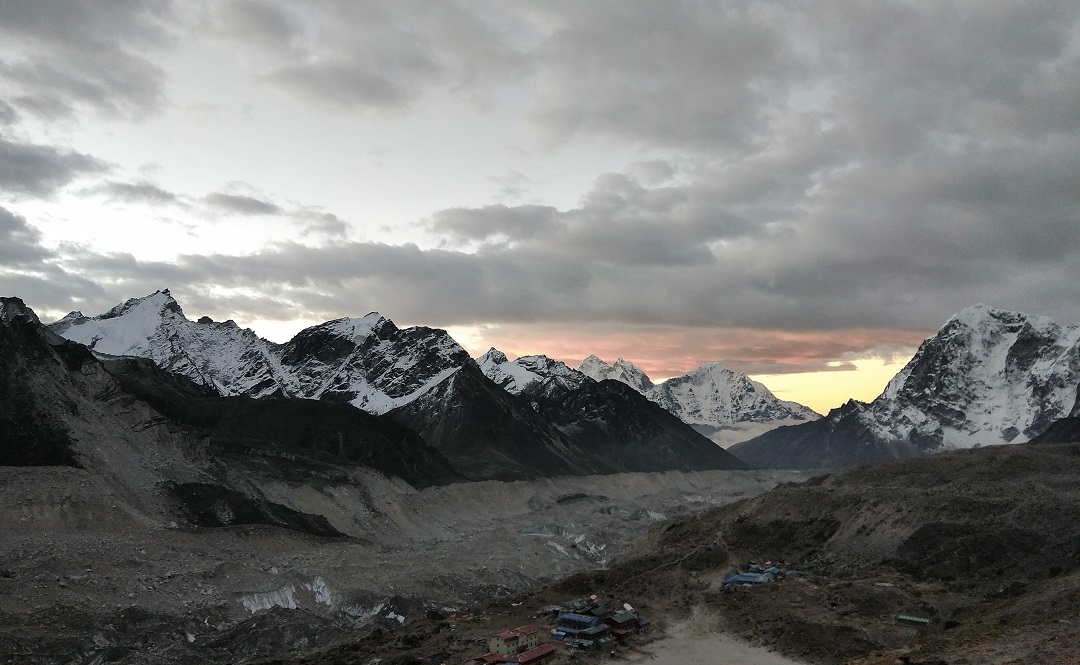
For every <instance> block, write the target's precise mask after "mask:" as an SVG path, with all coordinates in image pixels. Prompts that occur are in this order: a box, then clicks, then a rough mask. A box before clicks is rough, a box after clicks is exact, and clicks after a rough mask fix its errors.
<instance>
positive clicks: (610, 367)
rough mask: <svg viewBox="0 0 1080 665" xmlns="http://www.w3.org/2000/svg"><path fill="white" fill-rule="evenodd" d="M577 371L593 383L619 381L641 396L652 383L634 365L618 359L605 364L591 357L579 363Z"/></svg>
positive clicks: (646, 375) (593, 356)
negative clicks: (593, 381) (609, 380)
mask: <svg viewBox="0 0 1080 665" xmlns="http://www.w3.org/2000/svg"><path fill="white" fill-rule="evenodd" d="M578 371H579V372H581V373H582V374H584V375H585V376H587V377H589V378H591V379H593V380H595V381H603V380H605V379H613V380H615V381H621V382H623V383H625V384H626V385H628V386H630V387H631V388H633V389H634V390H636V391H638V392H639V393H641V394H645V393H646V392H647V391H648V390H649V389H650V388H652V387H653V382H652V380H651V379H650V378H649V375H648V374H646V373H645V372H643V371H642V370H641V368H639V367H638V366H637V365H635V364H634V363H632V362H630V361H629V360H624V359H622V358H619V359H618V360H616V361H615V362H614V363H607V362H604V361H603V360H601V359H600V358H597V357H596V356H595V355H592V356H589V357H588V358H586V359H585V360H583V361H581V365H579V366H578Z"/></svg>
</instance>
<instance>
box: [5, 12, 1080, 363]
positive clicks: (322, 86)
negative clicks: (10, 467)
mask: <svg viewBox="0 0 1080 665" xmlns="http://www.w3.org/2000/svg"><path fill="white" fill-rule="evenodd" d="M200 52H212V53H216V54H220V57H219V58H218V59H216V60H214V62H213V63H211V65H212V66H211V65H207V63H206V61H205V60H199V59H198V54H199V53H200ZM199 63H201V64H199ZM226 75H227V76H228V77H229V78H228V80H229V81H231V82H232V85H233V87H234V88H235V93H233V92H231V91H230V89H229V86H226V85H224V84H220V83H219V82H218V79H217V78H215V77H218V76H222V77H224V76H226ZM221 80H224V79H221ZM192 81H195V82H196V83H195V84H192V83H191V82H192ZM192 85H194V86H195V87H194V88H193V87H191V86H192ZM193 89H195V90H200V91H202V90H205V91H204V92H199V93H198V94H195V93H193V92H192V90H193ZM0 90H3V91H5V92H4V95H5V96H4V97H3V98H0V205H2V206H3V207H2V208H0V243H2V244H0V259H2V261H0V292H3V293H4V294H5V295H19V296H21V297H23V298H24V299H25V300H26V301H27V302H28V304H30V305H31V306H32V307H35V308H36V309H38V310H39V311H44V312H47V313H51V314H53V315H60V314H62V313H64V312H66V311H68V310H70V309H75V308H79V309H83V310H84V311H86V312H87V313H88V314H90V313H100V312H102V311H104V310H105V309H107V308H108V307H110V306H112V305H113V304H115V302H118V301H120V300H123V299H125V298H128V297H132V296H138V295H144V294H145V293H148V292H150V291H153V290H154V289H156V288H163V287H166V286H169V287H172V289H173V291H174V293H175V294H176V295H178V296H179V297H181V298H182V304H184V306H185V307H186V308H187V309H188V310H189V311H191V312H193V313H197V314H203V313H208V314H211V315H213V316H214V317H215V318H234V319H236V320H237V321H240V322H245V321H256V320H260V321H274V320H278V321H283V322H289V321H297V322H301V321H319V320H324V319H328V318H333V317H337V316H343V315H361V314H364V313H366V312H367V311H369V310H379V311H382V312H383V313H385V314H387V315H388V316H391V317H392V318H394V319H395V320H398V321H399V322H403V323H426V324H430V325H440V326H479V327H480V328H478V329H480V330H482V329H491V330H494V329H496V328H497V329H499V330H501V331H502V334H503V335H504V337H505V334H506V331H512V330H517V331H519V333H521V331H524V330H525V328H523V327H522V326H523V325H524V324H529V325H530V326H533V327H534V328H535V329H537V330H545V331H549V333H550V338H551V346H552V348H553V349H554V348H556V347H558V348H566V344H565V339H563V338H564V337H565V336H566V335H574V334H578V335H591V336H592V337H591V338H592V339H595V340H597V341H596V343H597V344H598V345H601V342H602V339H601V338H603V339H606V340H608V341H607V342H604V343H603V344H602V345H603V346H604V347H605V348H611V349H614V348H616V347H617V346H618V345H617V344H612V343H611V339H613V338H618V337H619V336H620V335H622V336H623V337H625V338H626V339H627V340H630V341H629V342H628V343H627V344H628V345H632V344H638V345H640V344H643V343H644V342H643V341H642V340H644V337H643V335H645V334H646V333H648V334H654V335H660V336H663V335H668V336H669V337H670V336H679V338H680V339H683V340H684V341H685V340H688V339H693V340H698V341H696V342H694V344H700V348H701V349H702V356H706V357H700V358H684V356H683V354H686V353H688V349H687V348H682V347H680V349H679V350H678V357H679V360H678V361H676V360H674V357H675V356H674V355H673V356H672V358H673V359H672V360H671V368H672V369H675V368H677V367H682V366H684V365H685V364H686V363H689V362H703V361H706V360H714V359H719V360H727V361H729V362H730V363H732V364H733V365H735V366H738V367H740V368H742V369H746V370H749V371H759V372H773V371H806V370H813V369H825V368H833V369H835V368H836V367H837V366H838V363H843V362H846V361H847V360H849V359H850V358H852V357H857V356H859V355H860V354H861V355H862V356H863V357H865V356H866V355H881V354H883V353H885V354H887V353H888V352H889V350H890V349H908V350H909V351H910V348H911V346H912V345H914V344H917V342H918V340H919V339H921V337H922V336H924V335H925V334H927V333H928V332H930V331H932V330H933V329H935V328H937V327H938V326H940V325H941V324H942V323H943V322H944V321H945V320H946V319H947V318H948V317H949V316H950V315H951V314H952V313H954V312H955V311H957V310H959V309H961V308H963V307H966V306H968V305H972V304H975V303H977V302H987V303H989V304H992V305H995V306H998V307H1003V308H1010V309H1017V310H1021V311H1028V312H1032V313H1038V314H1046V315H1050V316H1053V317H1055V318H1057V319H1058V320H1059V321H1061V322H1063V323H1072V322H1075V321H1077V320H1078V319H1080V289H1078V288H1077V285H1078V284H1080V3H1076V2H1075V1H1074V0H1062V1H1060V2H1058V1H1054V0H1044V1H1037V2H1022V3H1021V2H1012V1H1007V0H1001V1H991V0H986V1H979V2H969V3H956V2H940V3H938V2H917V3H908V2H872V3H865V2H828V3H804V2H796V1H790V2H725V3H704V2H664V3H656V2H633V1H631V2H627V1H626V0H612V1H610V2H593V1H590V2H579V1H573V2H571V1H566V2H558V1H554V2H544V3H531V2H530V3H526V2H520V3H515V2H510V3H507V2H491V3H487V2H468V3H465V2H462V3H454V2H439V3H428V2H408V1H402V0H395V1H393V2H354V1H352V0H348V1H346V0H342V1H340V2H332V1H326V2H315V3H299V2H296V3H289V2H232V3H215V4H213V5H210V6H203V5H201V4H200V6H199V7H198V8H192V7H190V6H188V4H187V3H177V4H175V5H174V4H172V3H169V2H166V1H164V0H162V1H161V2H134V1H132V2H128V1H119V0H114V1H110V2H100V3H93V4H87V3H74V2H71V3H67V2H33V3H21V2H5V3H0ZM230 95H233V96H230ZM230 100H232V101H230ZM301 118H302V119H304V120H300V119H301ZM461 119H464V120H461ZM472 119H478V120H476V121H475V122H476V123H477V125H479V126H481V128H482V131H481V132H480V133H478V134H476V135H475V137H474V136H473V135H472V134H469V135H468V139H469V140H468V141H465V145H464V147H461V143H462V141H460V140H459V138H456V137H461V136H462V135H463V133H464V132H466V131H472V130H468V127H471V126H472V125H471V124H470V123H472V122H473V120H472ZM155 123H159V124H160V127H161V128H162V129H161V131H160V132H157V130H156V128H157V127H158V126H159V124H155ZM229 123H234V124H233V125H229ZM275 123H277V124H275ZM219 125H220V126H221V127H224V128H226V129H222V132H226V131H231V132H234V133H235V135H236V136H244V137H248V136H257V140H251V141H249V142H247V143H245V144H243V145H239V146H236V145H229V144H228V136H229V135H228V134H227V133H223V134H221V135H220V136H223V137H224V138H219V135H212V134H210V133H209V132H211V131H213V130H214V128H215V127H217V126H219ZM485 125H486V129H483V128H484V126H485ZM467 126H468V127H467ZM227 127H235V129H232V130H227ZM264 127H265V128H266V129H265V131H264V130H263V129H262V128H264ZM147 128H151V129H153V130H154V132H156V134H155V135H166V136H167V138H168V139H169V140H170V141H172V143H171V144H170V145H173V144H175V152H169V154H162V155H160V156H155V157H150V158H145V157H143V158H139V159H136V158H134V157H131V158H129V157H127V156H126V155H127V154H128V153H129V152H130V153H131V154H135V151H136V148H137V147H138V146H137V145H136V143H137V141H135V140H134V139H132V138H131V135H130V134H129V132H140V131H149V130H148V129H147ZM256 131H258V132H260V133H258V134H253V132H256ZM393 132H400V134H398V133H393ZM376 134H378V135H385V136H390V137H405V138H392V140H391V139H388V140H387V147H386V148H385V150H384V149H383V148H380V149H378V150H375V149H372V150H368V151H366V152H365V151H364V150H360V148H355V149H354V147H353V146H354V145H356V146H358V145H360V144H358V143H355V144H354V142H355V141H359V140H360V139H358V138H357V137H360V136H369V135H376ZM372 140H374V139H372ZM317 142H324V143H325V145H328V146H334V147H333V148H331V149H329V150H324V151H323V153H321V154H323V155H325V156H326V157H327V159H326V162H325V163H320V162H319V161H318V159H317V156H318V155H319V154H320V153H318V152H317V151H316V152H313V153H312V154H313V155H314V157H312V156H309V155H308V153H307V152H305V145H308V144H312V145H315V144H317V145H323V144H324V143H317ZM406 143H408V145H409V146H410V147H409V148H408V149H409V150H416V151H418V154H422V155H424V154H426V155H430V156H431V159H430V161H431V163H432V164H436V163H437V164H443V163H447V164H452V165H457V166H456V168H443V170H442V171H434V172H430V173H429V172H428V171H425V170H424V169H427V168H434V167H433V166H431V165H429V164H428V160H427V159H419V160H414V161H413V166H414V168H415V170H414V171H408V170H406V173H409V172H412V173H415V180H409V179H408V178H398V179H397V181H396V182H397V185H399V186H400V187H401V188H402V190H403V191H405V192H406V195H405V196H406V197H407V198H408V199H409V205H410V206H415V207H411V208H410V210H418V211H420V212H412V213H411V214H410V215H409V216H407V217H405V218H398V219H395V218H392V216H387V215H383V216H380V217H379V218H375V217H374V216H372V217H366V216H365V215H367V214H368V213H367V212H365V211H367V210H368V208H361V207H359V205H358V207H356V208H355V209H354V208H352V207H351V206H352V199H351V198H350V196H352V195H351V194H350V193H352V192H355V198H356V199H357V200H359V199H360V198H363V199H364V200H365V201H366V200H372V201H377V200H378V197H379V196H380V194H381V193H382V192H381V191H380V189H387V191H386V192H385V195H386V196H390V195H391V193H390V192H389V188H385V187H380V186H379V185H377V184H375V181H374V180H371V179H370V178H365V177H364V176H363V175H362V174H363V173H378V171H379V169H389V168H391V166H389V165H387V164H388V163H389V162H390V161H392V160H393V159H394V155H395V152H394V151H395V150H402V151H403V150H405V149H406V148H405V147H404V146H405V144H406ZM511 144H512V145H511ZM364 145H365V146H366V145H368V144H364ZM380 145H381V144H380ZM338 146H339V147H340V148H338ZM507 146H510V147H507ZM196 149H198V150H201V151H202V152H199V153H196V152H194V151H195V150H196ZM215 150H216V151H217V152H214V151H215ZM185 151H188V152H185ZM513 151H517V152H513ZM511 152H513V154H514V155H517V157H516V159H517V161H516V162H513V163H510V167H509V168H505V166H504V165H505V164H506V163H508V162H506V161H505V159H504V161H501V162H496V161H495V158H494V157H491V155H495V154H499V155H505V154H510V153H511ZM339 153H340V154H339ZM195 154H199V155H202V156H203V157H202V159H203V160H204V161H203V164H204V165H205V167H197V168H196V167H193V170H195V171H198V170H199V168H204V170H209V169H214V173H218V172H221V173H225V174H226V175H225V176H223V177H222V178H219V179H218V180H217V181H216V184H213V183H212V184H204V183H202V182H200V181H198V180H197V178H196V177H194V176H193V177H189V178H187V179H185V178H183V177H180V176H179V175H176V174H178V173H181V172H182V171H183V169H184V168H186V167H187V166H188V165H187V164H186V163H185V161H184V160H185V159H187V157H185V155H195ZM264 154H271V155H274V159H272V160H267V159H263V158H261V155H264ZM409 154H412V153H409ZM341 155H346V156H347V159H348V160H350V161H348V162H341V164H345V167H342V166H341V165H340V164H339V162H337V161H335V160H337V159H338V158H339V157H340V158H342V159H345V158H344V157H341ZM578 155H585V156H586V157H584V158H579V157H578ZM605 155H610V157H609V158H605V157H604V156H605ZM245 158H246V161H245ZM192 159H194V157H192ZM593 159H595V162H594V161H591V160H593ZM439 160H445V162H444V161H439ZM485 160H491V161H485ZM560 160H562V161H560ZM267 162H272V165H270V166H267ZM495 164H498V166H495ZM565 164H569V166H565ZM593 164H597V165H602V166H593ZM352 165H356V169H359V170H357V171H356V172H350V170H349V169H350V168H351V167H352ZM264 167H265V168H266V170H265V171H263V170H260V169H262V168H264ZM440 168H442V167H440ZM590 168H593V169H594V170H593V171H591V172H590V171H589V170H588V169H590ZM362 169H370V170H368V171H363V170H362ZM496 169H499V170H496ZM473 172H474V173H473ZM358 174H361V175H358ZM463 174H472V176H473V180H475V181H476V182H479V183H481V184H482V185H483V186H484V187H487V188H488V189H486V190H484V189H482V188H481V186H480V185H477V190H476V192H472V191H471V190H470V191H464V190H462V191H459V192H451V193H450V194H447V195H443V194H440V193H439V192H440V191H441V190H439V186H440V183H441V182H443V181H447V182H458V180H456V178H460V177H463ZM563 175H566V176H567V177H568V178H569V177H570V176H573V178H576V180H572V181H573V182H583V183H588V184H585V185H584V186H581V187H579V188H578V189H577V190H576V191H569V192H563V193H562V194H558V193H557V194H550V192H553V191H555V189H554V188H555V187H556V185H550V187H549V188H548V189H546V190H545V189H544V187H545V186H547V185H545V183H553V182H561V181H559V180H558V179H559V178H560V177H562V176H563ZM372 177H374V176H372ZM568 181H570V180H568ZM410 192H411V193H412V195H409V193H410ZM440 197H442V198H440ZM556 199H557V200H556ZM427 200H432V201H454V202H455V205H443V206H439V205H437V204H434V205H432V206H430V207H427V208H424V207H423V206H424V204H423V202H424V201H427ZM565 201H570V202H571V203H569V204H567V203H565ZM574 201H576V202H574ZM372 205H375V204H372ZM387 205H389V204H387ZM372 209H374V208H372ZM121 211H122V212H121ZM110 216H115V218H116V219H125V220H137V221H131V222H123V224H121V223H120V222H116V227H115V228H114V227H113V226H110V225H109V224H112V222H111V221H110V222H109V224H105V225H103V226H102V227H101V229H99V230H98V231H97V232H96V233H95V234H91V233H90V232H89V230H86V229H84V230H86V236H85V237H83V236H78V237H77V238H76V239H74V240H73V239H72V238H71V233H70V232H64V231H61V230H60V229H61V228H64V229H69V228H76V227H78V226H79V225H80V224H82V225H86V224H96V223H100V221H81V220H102V219H109V220H112V219H113V217H110ZM132 234H135V235H136V236H138V235H139V234H143V235H144V236H145V237H146V238H147V241H146V242H147V243H148V244H150V243H153V239H154V238H155V237H158V234H176V235H175V237H177V238H180V239H185V238H186V239H188V240H190V243H189V244H184V243H180V244H178V245H177V249H176V250H175V252H173V253H171V254H168V253H164V254H163V250H162V247H161V246H160V244H159V245H158V246H155V247H154V248H153V250H154V251H153V252H150V251H149V249H147V251H146V252H144V251H142V250H141V249H139V248H138V247H136V248H134V249H133V248H132V245H131V240H130V239H131V236H132ZM114 235H115V237H114ZM123 237H126V238H127V240H126V241H123V242H122V241H121V238H123ZM168 237H173V236H171V235H169V236H168ZM234 238H235V240H234ZM185 242H187V241H185ZM125 243H126V244H125ZM245 243H248V244H245ZM193 248H195V249H193ZM196 249H197V251H196ZM297 326H299V323H297ZM492 326H494V327H495V328H492ZM485 327H486V328H485ZM478 334H479V333H478ZM522 334H524V333H522ZM799 335H803V337H799ZM560 336H562V337H560ZM635 336H636V337H635ZM755 337H757V338H758V341H757V343H754V342H753V340H754V338H755ZM725 339H726V340H728V341H727V342H724V341H722V340H725ZM735 339H737V340H739V341H738V342H737V343H736V342H731V340H735ZM800 339H802V340H804V341H806V342H807V346H808V348H812V349H814V351H813V352H812V353H808V354H798V353H791V352H790V348H791V347H792V346H795V345H798V343H799V340H800ZM633 340H637V341H636V342H635V341H633ZM708 340H713V342H714V343H710V342H709V341H708ZM824 340H828V342H827V343H826V342H825V341H824ZM729 342H730V343H729ZM532 343H534V342H530V344H532ZM683 346H684V347H685V346H686V344H684V345H683ZM785 349H787V352H786V353H785ZM654 351H655V352H656V353H657V354H660V355H662V353H661V352H660V351H656V350H655V349H654ZM631 353H632V350H627V351H626V352H624V355H629V354H631ZM672 353H673V354H674V353H675V352H674V351H672ZM716 353H732V354H736V353H738V354H742V356H741V357H739V358H731V357H728V358H716V357H707V356H708V354H716ZM658 357H659V356H658ZM609 359H613V358H609ZM658 362H660V361H658Z"/></svg>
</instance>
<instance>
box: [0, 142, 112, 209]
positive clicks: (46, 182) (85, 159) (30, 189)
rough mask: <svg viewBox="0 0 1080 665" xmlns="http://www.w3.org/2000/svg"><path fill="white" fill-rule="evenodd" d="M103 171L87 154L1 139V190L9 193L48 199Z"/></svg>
mask: <svg viewBox="0 0 1080 665" xmlns="http://www.w3.org/2000/svg"><path fill="white" fill-rule="evenodd" d="M106 170H108V166H107V165H106V164H105V163H104V162H102V161H101V160H99V159H97V158H95V157H91V156H90V155H84V154H82V153H78V152H70V151H65V150H61V149H59V148H55V147H52V146H47V145H38V144H33V143H17V142H14V141H9V140H7V139H5V138H3V137H0V188H3V189H4V190H5V191H7V192H8V193H16V194H23V195H32V196H47V195H49V194H51V193H52V192H54V191H56V190H57V189H59V188H61V187H63V186H64V185H67V184H68V183H70V182H72V181H73V180H75V179H76V178H78V177H80V176H83V175H87V174H92V173H100V172H102V171H106Z"/></svg>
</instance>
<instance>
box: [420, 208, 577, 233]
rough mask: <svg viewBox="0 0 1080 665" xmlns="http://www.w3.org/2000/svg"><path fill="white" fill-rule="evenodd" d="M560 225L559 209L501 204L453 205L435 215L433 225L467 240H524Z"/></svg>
mask: <svg viewBox="0 0 1080 665" xmlns="http://www.w3.org/2000/svg"><path fill="white" fill-rule="evenodd" d="M560 227H562V224H561V223H560V222H559V220H558V211H557V210H556V209H555V208H552V207H550V206H540V205H525V206H517V207H513V208H510V207H507V206H505V205H502V204H498V205H490V206H485V207H484V208H479V209H469V208H452V209H450V210H442V211H440V212H438V213H436V214H435V215H434V219H433V223H432V228H433V229H434V230H435V231H436V232H439V233H445V234H447V235H449V236H451V237H454V238H457V239H461V240H466V241H471V240H475V241H487V240H491V239H492V238H505V239H507V240H511V241H513V240H525V239H529V238H534V237H536V236H537V235H540V234H548V233H553V232H556V231H558V230H559V229H560Z"/></svg>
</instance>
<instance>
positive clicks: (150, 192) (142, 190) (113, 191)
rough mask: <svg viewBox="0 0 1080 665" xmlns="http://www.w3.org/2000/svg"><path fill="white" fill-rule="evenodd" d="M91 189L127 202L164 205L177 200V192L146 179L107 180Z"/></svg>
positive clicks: (113, 198) (114, 199) (115, 199)
mask: <svg viewBox="0 0 1080 665" xmlns="http://www.w3.org/2000/svg"><path fill="white" fill-rule="evenodd" d="M91 191H93V192H96V193H101V194H104V195H106V196H107V197H109V198H110V199H111V200H113V201H123V202H125V203H146V204H148V205H162V204H169V203H175V202H176V201H177V196H176V194H174V193H172V192H170V191H166V190H164V189H162V188H161V187H158V186H157V185H155V184H153V183H150V182H145V181H143V182H134V183H130V182H115V181H114V182H106V183H104V184H102V185H100V186H98V187H95V188H93V189H92V190H91Z"/></svg>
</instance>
